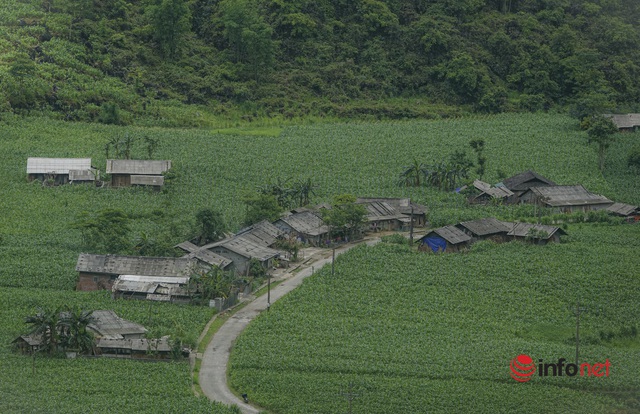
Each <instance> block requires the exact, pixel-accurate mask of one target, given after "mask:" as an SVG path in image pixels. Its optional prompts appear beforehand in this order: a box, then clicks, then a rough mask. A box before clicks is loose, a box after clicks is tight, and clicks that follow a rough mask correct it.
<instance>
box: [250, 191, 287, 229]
mask: <svg viewBox="0 0 640 414" xmlns="http://www.w3.org/2000/svg"><path fill="white" fill-rule="evenodd" d="M242 201H244V203H245V205H246V209H247V210H246V213H245V219H244V225H245V226H250V225H252V224H254V223H257V222H259V221H262V220H269V221H274V220H277V219H278V218H280V213H281V212H282V210H283V209H282V207H281V206H280V205H279V204H278V200H276V198H275V197H274V196H272V195H270V194H250V195H247V196H245V197H244V198H243V200H242Z"/></svg>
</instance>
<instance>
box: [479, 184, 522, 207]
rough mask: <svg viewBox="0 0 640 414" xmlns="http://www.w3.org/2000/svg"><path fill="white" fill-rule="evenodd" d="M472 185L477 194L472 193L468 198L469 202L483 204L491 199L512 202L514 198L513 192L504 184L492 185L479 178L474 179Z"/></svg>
mask: <svg viewBox="0 0 640 414" xmlns="http://www.w3.org/2000/svg"><path fill="white" fill-rule="evenodd" d="M472 185H473V187H474V188H475V189H476V190H477V191H478V192H479V194H477V195H474V196H472V197H471V198H470V199H469V202H471V203H478V204H484V203H488V202H490V201H492V200H501V201H503V202H513V201H514V200H515V198H516V197H515V194H514V193H513V192H512V191H511V190H509V189H508V188H507V187H504V186H496V187H492V186H491V184H489V183H485V182H484V181H480V180H475V181H474V182H473V184H472Z"/></svg>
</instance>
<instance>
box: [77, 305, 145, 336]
mask: <svg viewBox="0 0 640 414" xmlns="http://www.w3.org/2000/svg"><path fill="white" fill-rule="evenodd" d="M91 317H92V321H91V323H90V324H89V326H88V327H89V328H91V329H92V330H93V331H95V332H96V333H97V334H98V335H99V336H108V337H111V338H121V337H124V336H125V335H141V334H144V333H146V332H147V330H146V329H145V327H144V326H142V325H140V324H138V323H135V322H131V321H128V320H126V319H122V318H121V317H119V316H118V315H116V313H115V312H114V311H112V310H95V311H93V313H92V314H91Z"/></svg>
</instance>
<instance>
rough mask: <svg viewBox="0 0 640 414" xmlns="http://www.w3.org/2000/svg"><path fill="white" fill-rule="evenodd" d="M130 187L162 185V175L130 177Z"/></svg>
mask: <svg viewBox="0 0 640 414" xmlns="http://www.w3.org/2000/svg"><path fill="white" fill-rule="evenodd" d="M131 185H152V186H162V185H164V177H163V176H162V175H132V176H131Z"/></svg>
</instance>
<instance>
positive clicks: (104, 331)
mask: <svg viewBox="0 0 640 414" xmlns="http://www.w3.org/2000/svg"><path fill="white" fill-rule="evenodd" d="M87 330H88V331H89V332H91V334H92V335H93V337H94V344H93V350H92V353H93V354H94V355H97V356H110V357H118V358H135V359H147V358H150V357H153V358H160V359H165V358H169V357H170V356H171V351H172V349H171V345H170V342H169V337H168V336H163V337H162V338H155V339H148V338H145V335H146V333H147V329H146V328H145V327H144V326H142V325H140V324H138V323H135V322H131V321H128V320H126V319H122V318H121V317H119V316H118V315H117V314H116V313H115V312H114V311H112V310H96V311H93V312H92V313H91V322H90V323H89V325H87ZM12 344H13V346H14V347H15V348H16V349H18V350H19V351H20V352H22V353H23V354H33V353H35V352H37V351H38V350H39V349H40V347H41V346H42V335H38V334H30V335H20V336H19V337H17V338H16V339H14V340H13V342H12Z"/></svg>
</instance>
